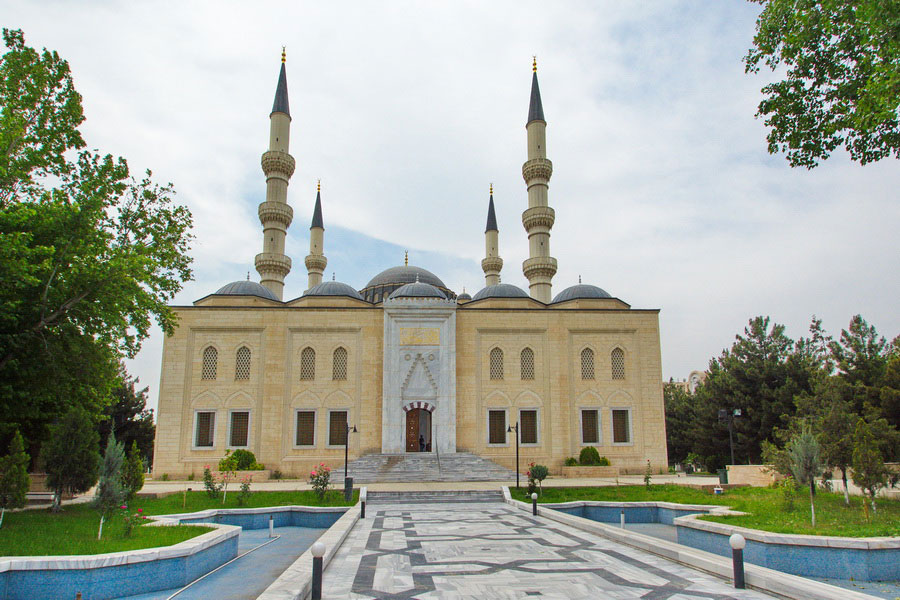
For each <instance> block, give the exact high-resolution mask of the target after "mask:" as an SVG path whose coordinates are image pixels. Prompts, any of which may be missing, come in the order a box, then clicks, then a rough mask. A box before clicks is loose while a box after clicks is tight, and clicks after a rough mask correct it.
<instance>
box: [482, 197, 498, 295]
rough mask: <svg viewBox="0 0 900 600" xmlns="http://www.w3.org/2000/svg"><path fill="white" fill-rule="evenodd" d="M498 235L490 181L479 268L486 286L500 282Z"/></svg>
mask: <svg viewBox="0 0 900 600" xmlns="http://www.w3.org/2000/svg"><path fill="white" fill-rule="evenodd" d="M498 237H499V232H498V230H497V215H495V214H494V184H493V183H492V184H491V199H490V200H489V201H488V215H487V225H486V226H485V228H484V260H482V261H481V268H482V270H483V271H484V285H486V286H488V285H497V284H498V283H500V269H502V268H503V259H502V258H500V245H499V243H498Z"/></svg>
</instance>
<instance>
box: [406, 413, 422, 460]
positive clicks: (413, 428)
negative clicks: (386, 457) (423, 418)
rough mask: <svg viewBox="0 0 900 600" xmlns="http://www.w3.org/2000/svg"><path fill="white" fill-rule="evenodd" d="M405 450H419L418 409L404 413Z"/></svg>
mask: <svg viewBox="0 0 900 600" xmlns="http://www.w3.org/2000/svg"><path fill="white" fill-rule="evenodd" d="M406 451H407V452H418V451H419V409H413V410H411V411H408V412H407V413H406Z"/></svg>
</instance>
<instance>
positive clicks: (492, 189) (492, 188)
mask: <svg viewBox="0 0 900 600" xmlns="http://www.w3.org/2000/svg"><path fill="white" fill-rule="evenodd" d="M493 195H494V184H493V182H491V196H493Z"/></svg>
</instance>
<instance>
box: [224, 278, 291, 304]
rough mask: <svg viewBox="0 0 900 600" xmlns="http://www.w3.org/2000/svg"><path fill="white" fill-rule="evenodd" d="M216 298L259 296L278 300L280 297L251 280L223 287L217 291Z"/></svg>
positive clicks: (234, 282)
mask: <svg viewBox="0 0 900 600" xmlns="http://www.w3.org/2000/svg"><path fill="white" fill-rule="evenodd" d="M213 295H214V296H259V297H260V298H266V299H267V300H275V301H277V302H280V300H278V297H277V296H276V295H275V294H273V293H272V291H271V290H270V289H269V288H267V287H265V286H263V285H261V284H259V283H256V282H255V281H250V280H249V279H242V280H240V281H233V282H231V283H229V284H228V285H223V286H222V287H220V288H219V289H218V291H216V293H215V294H213Z"/></svg>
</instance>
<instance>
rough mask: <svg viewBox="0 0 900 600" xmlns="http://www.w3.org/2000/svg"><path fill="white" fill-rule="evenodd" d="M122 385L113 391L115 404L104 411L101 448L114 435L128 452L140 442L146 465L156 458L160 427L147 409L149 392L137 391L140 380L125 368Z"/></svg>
mask: <svg viewBox="0 0 900 600" xmlns="http://www.w3.org/2000/svg"><path fill="white" fill-rule="evenodd" d="M119 381H120V383H119V384H118V385H117V386H116V387H114V388H113V389H112V391H111V396H112V402H111V403H110V404H109V405H108V406H107V407H106V409H105V410H104V415H105V417H106V419H105V420H103V421H101V422H100V444H101V445H104V444H105V443H106V439H107V438H108V437H109V435H110V433H112V432H115V436H116V439H117V440H118V441H120V442H121V443H122V445H123V446H124V447H126V448H129V447H131V445H132V442H136V443H137V446H138V449H139V450H140V456H141V459H142V460H143V462H144V464H149V462H150V460H151V458H152V457H153V440H154V438H155V436H156V425H154V424H153V409H149V410H148V409H147V390H148V388H146V387H145V388H142V389H140V390H138V389H137V384H138V378H137V377H131V376H130V375H129V374H128V372H127V371H126V370H125V365H124V364H120V365H119Z"/></svg>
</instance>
